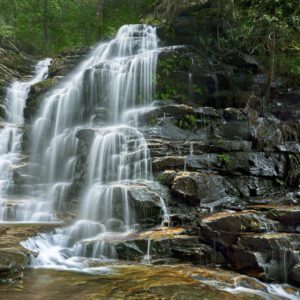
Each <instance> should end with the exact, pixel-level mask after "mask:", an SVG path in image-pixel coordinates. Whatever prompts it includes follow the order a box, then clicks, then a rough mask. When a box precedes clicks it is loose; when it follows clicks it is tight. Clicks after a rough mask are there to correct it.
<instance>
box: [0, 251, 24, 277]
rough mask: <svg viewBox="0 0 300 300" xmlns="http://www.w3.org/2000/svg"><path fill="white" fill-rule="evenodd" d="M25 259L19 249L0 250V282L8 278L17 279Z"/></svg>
mask: <svg viewBox="0 0 300 300" xmlns="http://www.w3.org/2000/svg"><path fill="white" fill-rule="evenodd" d="M27 261H28V259H27V256H26V255H25V254H24V253H23V252H21V251H12V252H10V251H1V250H0V282H1V281H5V280H8V279H10V280H11V279H19V278H20V277H21V276H22V271H23V270H24V269H25V267H26V265H27Z"/></svg>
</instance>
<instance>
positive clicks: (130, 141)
mask: <svg viewBox="0 0 300 300" xmlns="http://www.w3.org/2000/svg"><path fill="white" fill-rule="evenodd" d="M158 53H159V49H158V42H157V37H156V33H155V29H154V28H153V27H151V26H146V25H126V26H123V27H122V28H121V29H120V30H119V32H118V34H117V36H116V38H115V39H114V40H112V41H111V42H109V43H105V44H101V45H99V46H97V47H96V48H95V49H94V50H93V51H92V52H91V54H90V55H89V57H88V58H87V59H86V60H85V61H84V62H83V63H82V64H81V65H80V66H79V68H78V69H77V70H76V72H75V73H74V74H73V75H72V77H70V78H69V80H67V81H65V82H64V83H63V84H62V85H61V86H60V87H58V88H57V89H56V90H54V91H53V93H52V94H51V95H50V96H49V97H48V98H46V99H45V100H44V102H43V106H42V108H41V112H40V116H39V118H38V119H37V120H36V122H35V124H34V128H33V137H34V138H33V151H32V156H33V159H32V162H31V172H32V173H31V174H32V175H33V176H34V177H35V178H41V179H42V180H41V182H39V184H38V185H37V186H38V188H37V189H34V193H35V194H36V193H37V191H39V194H40V197H44V198H45V199H46V201H45V203H46V204H47V205H48V207H50V209H51V211H50V212H51V214H52V217H51V219H52V220H55V219H56V218H57V216H56V214H55V212H56V211H62V210H63V209H65V203H66V199H67V197H68V195H69V193H70V192H71V191H72V189H73V188H74V182H73V178H74V174H75V173H74V172H75V171H76V164H77V163H78V151H79V148H80V143H79V141H78V138H77V137H78V135H81V134H82V132H84V130H85V131H88V132H90V135H92V138H91V140H92V143H91V146H90V150H89V153H88V155H87V164H86V168H85V169H86V176H85V182H84V184H83V186H82V187H81V189H82V192H81V201H80V207H79V213H78V218H77V220H76V221H75V222H74V223H73V224H72V225H70V226H69V227H67V228H63V229H57V230H56V232H55V233H54V234H42V235H40V236H38V237H36V238H32V239H29V240H27V241H26V242H25V243H23V245H24V246H25V247H27V248H30V249H31V250H33V251H35V252H37V253H39V255H38V256H37V258H35V259H33V264H34V265H36V266H43V267H58V268H68V269H70V268H75V269H78V268H80V269H81V270H82V269H84V268H87V267H88V264H87V263H86V261H85V260H84V259H83V257H94V258H103V257H105V258H114V257H115V251H114V248H113V247H112V246H111V245H109V244H107V243H105V239H106V238H108V237H114V236H116V235H117V236H122V235H126V234H127V233H128V232H130V231H131V230H133V228H134V226H135V223H137V221H136V216H135V210H134V208H133V207H132V206H131V204H130V199H129V196H128V190H129V189H134V188H135V187H136V186H137V185H139V184H141V183H145V182H149V180H151V177H152V175H151V173H152V172H151V159H150V155H149V150H148V148H147V143H146V140H145V138H144V137H143V135H142V133H141V132H139V130H138V129H137V128H136V127H131V126H130V125H134V126H136V125H137V124H136V122H135V118H132V117H133V116H134V115H135V114H132V113H129V112H132V111H134V110H136V108H137V107H145V106H146V105H149V104H150V103H151V101H152V100H153V91H154V84H153V82H154V76H155V70H156V60H157V56H158ZM98 112H102V113H103V112H104V114H105V120H103V117H102V119H101V121H97V118H98V115H97V113H98ZM103 122H105V124H106V125H105V126H103ZM107 124H109V125H107ZM41 153H42V155H41ZM159 199H160V200H159V201H160V203H159V205H160V206H161V210H162V211H163V213H164V215H165V214H166V207H165V204H164V202H163V200H162V199H161V198H159ZM49 204H50V206H49ZM33 215H34V216H36V215H38V216H39V217H40V221H47V220H48V219H45V216H44V214H43V213H41V212H40V211H36V213H35V214H33ZM47 217H49V214H47V216H46V218H47Z"/></svg>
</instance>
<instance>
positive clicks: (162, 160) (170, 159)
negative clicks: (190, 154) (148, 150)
mask: <svg viewBox="0 0 300 300" xmlns="http://www.w3.org/2000/svg"><path fill="white" fill-rule="evenodd" d="M184 164H185V157H183V156H166V157H159V158H154V159H153V163H152V166H153V170H155V171H162V170H165V169H169V168H174V169H183V168H184Z"/></svg>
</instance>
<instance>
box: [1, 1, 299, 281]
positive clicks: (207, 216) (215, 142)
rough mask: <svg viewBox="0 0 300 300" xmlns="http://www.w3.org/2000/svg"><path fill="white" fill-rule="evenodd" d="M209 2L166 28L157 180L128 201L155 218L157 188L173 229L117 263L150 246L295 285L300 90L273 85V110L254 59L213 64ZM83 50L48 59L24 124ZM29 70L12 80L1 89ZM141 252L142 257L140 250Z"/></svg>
mask: <svg viewBox="0 0 300 300" xmlns="http://www.w3.org/2000/svg"><path fill="white" fill-rule="evenodd" d="M207 3H208V1H193V4H191V3H190V1H188V2H187V3H185V2H183V5H182V6H181V7H180V8H179V9H178V11H176V16H175V17H174V18H173V21H172V23H168V24H166V25H161V26H160V28H159V32H160V34H161V39H162V42H164V43H166V44H172V45H175V44H176V45H182V46H181V47H176V48H170V49H169V50H168V51H165V52H163V53H161V54H160V55H159V59H158V65H157V75H156V85H157V88H156V105H157V107H156V108H155V109H153V110H151V111H147V112H145V113H144V114H141V115H140V116H139V121H140V124H141V131H142V132H143V134H144V135H145V137H146V139H147V141H148V146H149V148H150V151H151V157H152V162H153V171H154V175H155V177H156V179H157V181H158V183H159V184H158V186H157V187H156V186H155V187H145V186H143V187H142V188H143V191H142V192H141V193H138V194H135V195H130V197H131V198H132V199H133V201H135V203H139V204H136V205H141V204H140V203H141V201H138V200H140V198H142V197H144V202H147V207H150V208H151V209H154V211H155V209H156V208H157V207H156V203H157V199H156V198H154V196H153V193H152V191H153V190H160V193H162V194H163V195H164V199H165V200H166V201H167V205H168V208H169V210H170V214H171V216H170V227H171V229H168V230H166V229H154V230H150V231H148V232H147V233H146V234H141V235H134V236H131V237H128V239H127V240H124V241H118V244H117V245H116V251H117V254H118V256H119V257H120V258H124V259H125V258H128V257H129V258H130V259H131V260H141V258H142V257H141V256H142V255H143V253H146V251H147V244H148V240H149V239H151V240H153V244H152V254H151V255H152V259H153V261H157V262H170V261H171V262H173V261H191V262H193V263H197V264H198V263H201V264H208V265H221V266H224V267H228V265H229V266H230V268H232V269H234V270H237V271H239V272H243V273H247V274H251V275H254V276H257V277H258V278H262V279H264V280H269V281H289V282H291V283H294V284H298V285H299V284H300V265H299V263H300V261H299V258H298V252H299V251H300V235H299V233H300V231H299V225H300V221H299V215H300V189H299V185H300V144H299V139H300V123H299V112H300V101H299V100H300V99H299V96H298V95H297V92H296V91H290V90H289V89H288V88H286V87H284V86H282V85H280V84H277V83H275V84H274V86H273V94H274V95H273V99H272V102H271V103H267V100H266V97H265V87H266V81H267V74H266V71H265V69H264V66H263V65H262V64H261V63H260V62H258V61H257V59H256V58H255V57H253V56H251V55H249V54H246V53H242V52H241V51H238V50H232V51H226V52H225V53H222V55H220V53H218V52H217V50H216V56H215V57H213V58H212V57H210V56H209V55H208V53H207V51H205V49H201V48H200V44H199V42H198V40H197V39H196V36H197V34H198V33H199V32H200V31H201V32H203V33H206V32H207V34H210V33H211V35H212V36H213V35H214V32H215V28H207V27H204V26H203V25H204V24H206V23H207V19H205V18H203V14H201V10H202V9H203V5H206V4H207ZM225 25H226V24H224V28H223V30H226V26H225ZM211 26H213V25H211ZM170 28H171V29H172V30H171V32H172V34H170ZM5 51H6V53H13V55H15V56H16V57H19V56H20V57H19V59H20V60H21V61H22V63H20V65H21V66H22V65H23V64H24V63H25V62H27V61H28V60H27V59H26V58H23V56H21V55H19V54H17V52H16V50H12V49H6V50H5ZM8 51H11V52H8ZM86 51H88V49H74V50H71V51H65V52H63V53H61V54H60V55H58V56H57V57H56V58H55V59H54V60H53V61H52V63H51V65H50V72H49V77H48V78H47V79H46V80H44V81H42V82H41V83H38V84H37V85H35V86H33V88H32V89H31V92H30V95H29V99H28V101H27V108H26V110H25V118H26V119H27V121H28V123H30V121H31V120H33V118H34V117H35V116H36V113H37V109H38V107H39V104H40V101H41V100H42V99H43V97H44V96H45V94H46V93H47V92H48V91H49V89H50V88H52V87H55V86H56V85H57V84H58V83H59V82H60V80H61V79H62V78H63V76H65V74H66V73H67V72H69V71H71V70H72V68H73V67H74V66H75V64H77V63H78V61H79V60H81V59H82V58H83V57H84V55H85V53H86ZM6 55H7V54H6ZM1 63H2V62H1ZM2 64H3V66H4V67H5V68H6V69H7V68H9V66H8V65H7V64H4V63H2ZM0 66H2V65H0ZM23 71H24V70H23V69H22V70H13V71H9V72H5V76H4V75H2V78H4V79H3V80H4V81H3V82H4V83H7V82H8V81H9V80H10V79H11V78H12V77H13V76H15V77H18V76H21V74H23V73H22V72H23ZM3 74H4V73H3ZM104 115H105V113H104ZM101 118H105V116H99V119H101ZM101 120H102V119H101ZM92 134H93V133H92V132H91V131H89V129H86V130H84V131H82V132H80V133H79V134H78V139H79V141H80V143H81V145H82V147H81V153H80V154H79V155H80V158H84V157H85V155H86V154H87V153H86V152H87V148H88V147H87V145H88V143H89V137H90V136H91V135H92ZM84 161H85V160H84V159H78V163H77V166H76V169H77V177H76V178H75V180H74V190H73V191H74V194H73V195H70V206H71V205H74V202H76V199H75V198H76V197H75V194H76V190H78V189H79V186H80V185H81V184H82V182H83V181H84V180H83V178H84V176H85V173H84V170H85V163H84ZM141 195H142V196H141ZM145 197H146V198H147V201H145ZM151 197H153V199H152V198H151ZM74 199H75V200H74ZM141 210H143V207H141ZM148 222H149V223H148V224H147V226H146V227H148V226H151V225H152V224H155V223H157V216H155V218H153V220H148ZM178 227H180V229H178ZM136 245H138V248H139V249H142V250H143V251H142V252H138V251H136V250H135V249H137V247H135V246H136Z"/></svg>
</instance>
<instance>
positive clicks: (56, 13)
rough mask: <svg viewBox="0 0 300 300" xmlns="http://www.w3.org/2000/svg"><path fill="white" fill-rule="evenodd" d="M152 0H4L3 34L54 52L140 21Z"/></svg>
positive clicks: (0, 14)
mask: <svg viewBox="0 0 300 300" xmlns="http://www.w3.org/2000/svg"><path fill="white" fill-rule="evenodd" d="M152 2H154V1H152V0H9V1H8V0H0V35H2V36H9V37H14V38H15V39H16V40H17V41H19V42H21V43H23V44H24V45H26V44H31V45H33V46H34V47H35V48H36V49H37V50H38V51H39V52H41V53H43V54H45V55H46V54H47V55H51V54H53V53H55V52H57V51H59V50H61V49H63V48H66V47H72V46H81V45H90V44H93V43H95V42H96V41H99V40H101V39H103V38H105V37H107V36H111V35H112V34H114V33H115V32H116V30H117V29H118V28H119V27H120V26H121V25H123V24H127V23H138V22H139V18H140V15H141V13H145V12H146V11H147V9H148V8H149V6H150V5H151V4H152Z"/></svg>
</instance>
